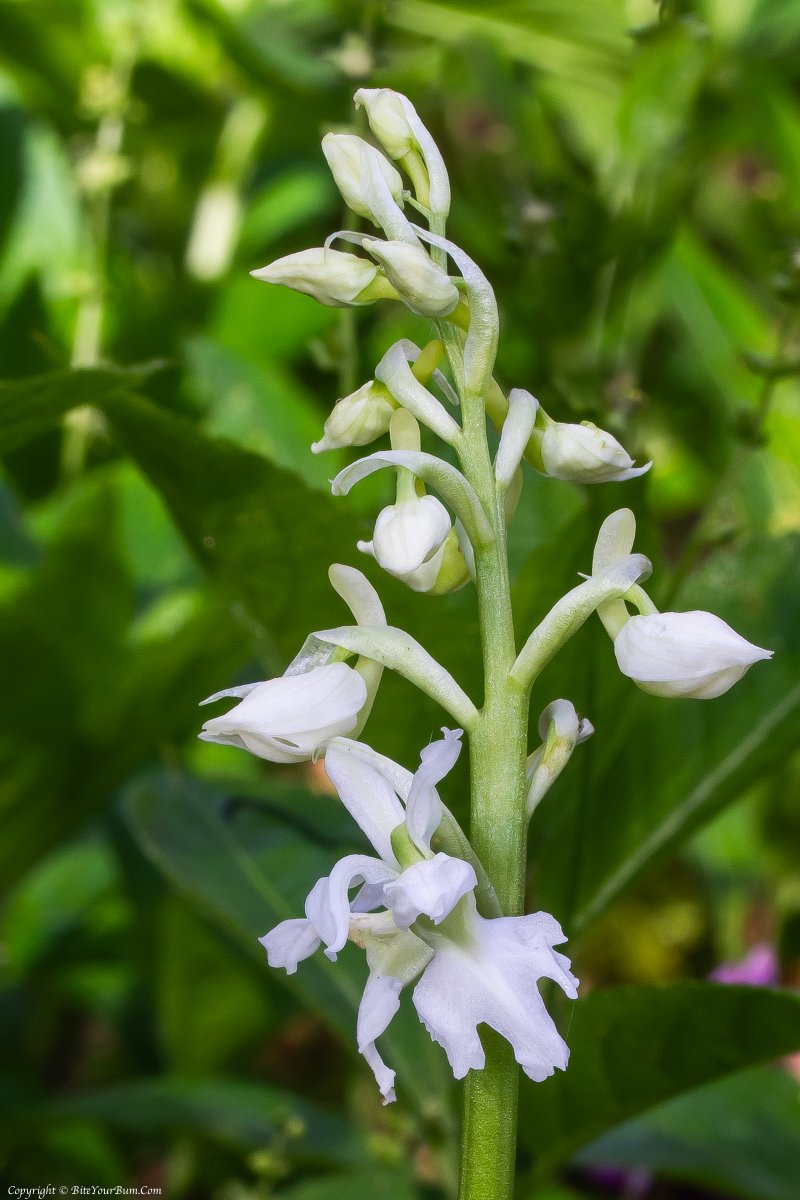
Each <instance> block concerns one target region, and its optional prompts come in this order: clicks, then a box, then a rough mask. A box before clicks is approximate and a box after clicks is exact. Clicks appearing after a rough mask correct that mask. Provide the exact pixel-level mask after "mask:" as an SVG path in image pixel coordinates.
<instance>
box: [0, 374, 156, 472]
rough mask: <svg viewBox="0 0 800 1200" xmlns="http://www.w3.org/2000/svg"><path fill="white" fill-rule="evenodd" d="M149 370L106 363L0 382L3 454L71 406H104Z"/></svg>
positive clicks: (45, 427) (0, 450) (0, 446)
mask: <svg viewBox="0 0 800 1200" xmlns="http://www.w3.org/2000/svg"><path fill="white" fill-rule="evenodd" d="M147 373H148V369H147V368H143V369H141V370H133V371H121V370H112V369H110V368H105V367H104V368H96V369H91V370H90V369H86V370H78V371H53V372H51V373H50V374H48V375H35V376H33V377H32V378H30V379H15V380H6V381H4V382H0V454H8V452H9V451H10V450H16V449H18V448H19V447H20V446H24V445H25V443H26V442H29V441H30V440H31V439H32V438H35V437H37V436H38V435H39V434H40V433H44V432H46V430H48V429H51V428H52V427H53V426H54V425H55V423H56V422H57V421H58V419H59V417H61V416H63V414H64V413H65V412H68V411H69V410H70V409H71V408H77V407H78V406H80V405H84V404H89V405H95V406H101V405H102V404H103V403H104V402H105V401H106V400H108V399H109V398H110V397H111V396H116V395H119V394H121V393H124V392H128V391H130V390H131V389H132V388H134V387H136V386H137V384H140V383H141V381H142V379H143V378H145V377H146V375H147Z"/></svg>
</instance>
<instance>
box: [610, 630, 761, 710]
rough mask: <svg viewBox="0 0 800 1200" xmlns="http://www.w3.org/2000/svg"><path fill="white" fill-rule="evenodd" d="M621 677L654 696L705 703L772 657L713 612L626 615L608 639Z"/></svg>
mask: <svg viewBox="0 0 800 1200" xmlns="http://www.w3.org/2000/svg"><path fill="white" fill-rule="evenodd" d="M614 653H615V654H616V657H617V662H618V664H619V669H620V670H621V671H622V673H623V675H627V676H628V677H629V678H630V679H633V680H635V682H636V683H637V684H638V685H639V687H640V688H642V690H643V691H645V692H651V693H652V694H653V695H654V696H686V697H693V698H694V699H697V700H711V699H713V698H714V697H715V696H721V695H722V694H723V692H727V691H728V689H729V688H731V687H733V685H734V684H735V683H737V682H738V680H740V679H741V678H742V676H743V675H744V673H745V671H746V670H747V669H748V668H749V667H751V666H752V665H753V663H756V662H759V661H760V660H762V659H767V658H772V651H771V650H762V649H761V647H760V646H754V645H753V644H752V642H748V641H747V640H746V639H745V638H743V637H741V636H740V635H739V634H738V633H737V632H736V631H735V630H734V629H731V627H730V625H728V624H726V622H725V621H723V620H722V619H721V618H720V617H716V616H714V614H713V613H709V612H702V611H694V612H682V613H673V612H666V613H651V614H648V615H646V616H637V617H631V618H630V620H628V621H626V622H625V624H624V625H623V626H622V629H621V630H620V632H619V633H618V634H617V636H616V638H615V639H614Z"/></svg>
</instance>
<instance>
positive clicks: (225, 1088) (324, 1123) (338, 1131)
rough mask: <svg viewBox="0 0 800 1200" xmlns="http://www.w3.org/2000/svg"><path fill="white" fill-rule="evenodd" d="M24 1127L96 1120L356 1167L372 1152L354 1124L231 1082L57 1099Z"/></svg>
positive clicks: (282, 1094) (140, 1084) (174, 1082)
mask: <svg viewBox="0 0 800 1200" xmlns="http://www.w3.org/2000/svg"><path fill="white" fill-rule="evenodd" d="M21 1116H22V1118H23V1119H25V1120H26V1121H36V1120H39V1121H43V1122H45V1123H48V1124H49V1123H50V1122H54V1121H66V1120H70V1121H71V1120H75V1119H81V1118H84V1119H91V1120H94V1121H98V1122H101V1123H103V1124H107V1125H110V1126H112V1127H116V1128H118V1129H122V1130H130V1131H133V1132H136V1133H140V1134H141V1133H147V1134H160V1133H162V1132H172V1131H175V1132H187V1131H188V1132H192V1133H202V1134H204V1135H205V1136H206V1137H210V1138H212V1139H213V1140H215V1141H217V1142H221V1143H223V1144H224V1145H227V1146H231V1147H234V1148H235V1149H237V1150H240V1151H241V1150H268V1149H269V1148H271V1147H276V1148H278V1149H279V1150H280V1152H281V1153H282V1154H287V1155H289V1156H290V1157H291V1158H292V1159H294V1160H295V1161H299V1162H309V1163H315V1162H332V1163H337V1162H338V1163H342V1164H344V1163H357V1162H359V1161H361V1160H362V1159H363V1157H364V1155H365V1153H366V1147H365V1145H364V1142H363V1140H362V1138H361V1135H360V1134H358V1133H357V1132H356V1131H355V1130H354V1129H353V1128H352V1126H350V1125H348V1124H347V1122H345V1121H344V1120H342V1118H341V1117H337V1116H335V1115H333V1114H332V1113H326V1112H325V1111H324V1110H323V1109H320V1108H317V1107H316V1106H315V1105H313V1104H311V1103H309V1101H307V1100H301V1099H300V1097H298V1096H293V1095H292V1094H291V1093H290V1092H286V1091H283V1090H281V1089H280V1088H276V1087H273V1086H272V1085H267V1084H262V1083H246V1082H239V1081H236V1082H234V1081H233V1080H227V1079H218V1078H210V1079H202V1080H191V1081H190V1080H182V1079H175V1078H173V1079H166V1078H155V1079H139V1080H135V1081H133V1082H130V1083H120V1084H114V1085H111V1086H109V1087H104V1088H96V1089H94V1090H89V1091H85V1092H82V1093H80V1094H79V1095H75V1096H69V1097H66V1098H64V1099H59V1100H55V1101H53V1102H52V1103H50V1104H46V1105H42V1106H41V1107H39V1108H37V1109H34V1110H32V1111H30V1112H27V1113H25V1112H23V1113H22V1114H21Z"/></svg>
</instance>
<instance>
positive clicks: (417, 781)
mask: <svg viewBox="0 0 800 1200" xmlns="http://www.w3.org/2000/svg"><path fill="white" fill-rule="evenodd" d="M462 732H463V731H462V730H461V729H442V733H443V734H444V737H443V738H441V739H440V740H439V741H436V742H432V743H431V744H430V746H426V747H425V749H424V750H423V751H422V753H421V754H420V765H419V767H418V768H417V771H416V773H415V775H414V780H413V782H412V784H411V790H410V791H409V794H408V799H407V801H406V825H407V826H408V832H409V833H410V835H411V838H412V840H413V842H414V843H415V845H416V846H417V847H418V849H420V850H422V851H423V853H425V852H426V851H428V850H430V845H431V838H432V837H433V835H434V833H435V832H436V830H437V829H438V827H439V822H440V821H441V819H442V802H441V800H440V799H439V794H438V792H437V791H436V784H437V783H438V782H439V781H440V780H441V779H444V777H445V775H447V774H448V773H449V772H450V771H451V770H452V769H453V767H454V766H455V763H456V760H457V758H458V756H459V754H460V753H461V734H462Z"/></svg>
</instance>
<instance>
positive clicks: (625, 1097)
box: [520, 983, 800, 1171]
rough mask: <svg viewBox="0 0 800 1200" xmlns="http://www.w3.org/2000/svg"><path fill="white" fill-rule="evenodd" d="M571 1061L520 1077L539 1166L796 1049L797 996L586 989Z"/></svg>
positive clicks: (799, 1042) (523, 1127) (576, 1013)
mask: <svg viewBox="0 0 800 1200" xmlns="http://www.w3.org/2000/svg"><path fill="white" fill-rule="evenodd" d="M566 1036H567V1040H568V1042H569V1046H570V1063H569V1067H568V1069H567V1070H566V1071H565V1072H563V1073H560V1072H557V1073H556V1075H554V1076H553V1077H552V1078H551V1079H548V1080H546V1081H545V1082H544V1083H540V1084H533V1085H530V1086H528V1085H526V1086H525V1088H524V1099H523V1109H522V1116H521V1121H520V1134H521V1137H522V1138H523V1140H524V1141H525V1143H526V1144H527V1145H528V1147H529V1148H530V1150H531V1151H532V1152H533V1153H534V1154H535V1155H536V1156H537V1160H538V1163H539V1167H540V1169H541V1170H543V1171H544V1170H547V1169H549V1168H550V1167H552V1166H553V1165H554V1164H555V1163H557V1162H560V1161H562V1160H563V1159H565V1158H567V1157H569V1156H570V1155H571V1154H572V1153H574V1151H575V1150H577V1149H578V1148H579V1147H580V1146H582V1145H584V1144H585V1143H586V1142H587V1141H589V1140H590V1139H593V1138H596V1137H597V1136H598V1135H599V1134H600V1133H602V1132H603V1131H604V1130H605V1129H610V1128H612V1127H613V1126H615V1125H618V1124H619V1123H620V1122H621V1121H625V1120H627V1119H628V1118H630V1117H633V1116H635V1115H636V1114H638V1113H642V1112H645V1111H646V1110H647V1109H649V1108H652V1107H653V1106H654V1105H656V1104H660V1103H662V1102H663V1101H665V1100H668V1099H670V1098H671V1097H673V1096H677V1095H680V1093H681V1092H685V1091H688V1090H689V1089H691V1088H696V1087H699V1086H701V1085H702V1084H704V1083H708V1082H710V1081H711V1080H714V1079H718V1078H719V1077H720V1076H723V1075H728V1074H731V1073H733V1072H735V1071H740V1070H742V1069H743V1068H745V1067H748V1066H752V1065H754V1064H756V1063H761V1062H766V1061H769V1060H770V1059H773V1058H777V1057H778V1056H779V1055H783V1054H788V1053H790V1052H792V1051H795V1050H797V1049H799V1048H800V996H797V995H795V994H794V993H792V992H788V991H778V990H770V989H766V988H749V987H731V986H727V985H724V984H711V983H677V984H670V985H668V986H664V987H625V988H614V989H609V990H607V991H596V992H592V993H590V994H589V996H587V998H586V999H585V1000H579V1001H578V1002H577V1003H576V1004H575V1005H574V1006H573V1008H572V1013H571V1020H570V1024H569V1028H568V1031H567V1035H566Z"/></svg>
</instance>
